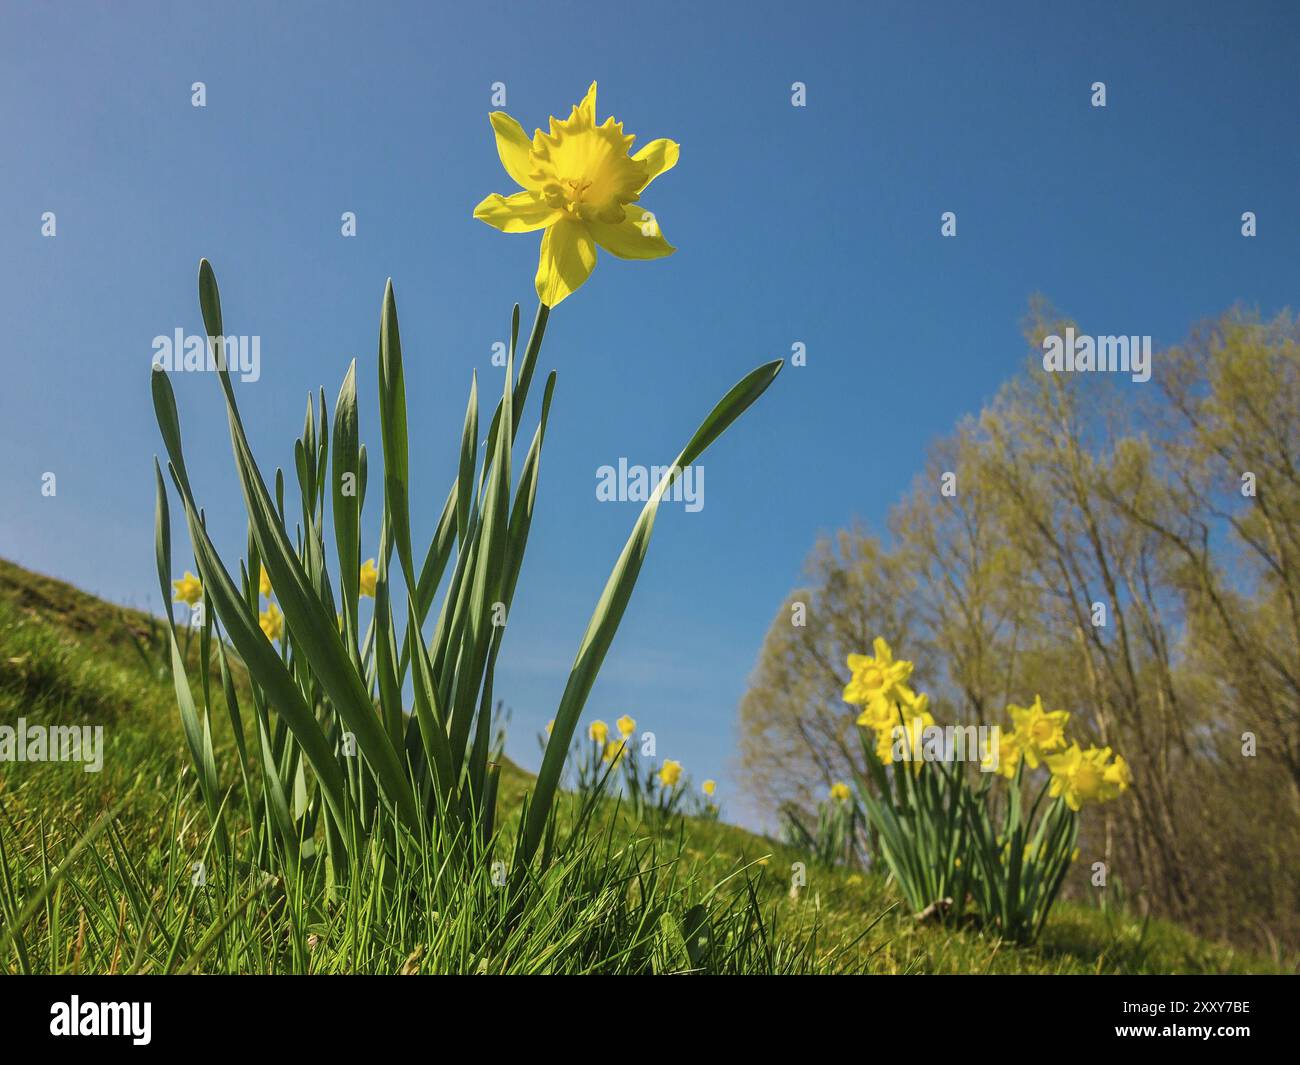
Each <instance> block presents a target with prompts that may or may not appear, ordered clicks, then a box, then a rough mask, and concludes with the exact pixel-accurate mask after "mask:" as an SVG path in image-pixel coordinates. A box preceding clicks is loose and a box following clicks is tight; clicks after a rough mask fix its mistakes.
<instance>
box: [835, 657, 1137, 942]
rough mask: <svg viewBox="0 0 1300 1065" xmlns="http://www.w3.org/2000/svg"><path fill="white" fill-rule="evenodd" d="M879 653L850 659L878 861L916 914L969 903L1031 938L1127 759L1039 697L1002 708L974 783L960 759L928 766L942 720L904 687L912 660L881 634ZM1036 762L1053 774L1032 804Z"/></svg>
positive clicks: (1112, 795) (863, 790) (850, 687)
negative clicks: (1081, 735) (1094, 742)
mask: <svg viewBox="0 0 1300 1065" xmlns="http://www.w3.org/2000/svg"><path fill="white" fill-rule="evenodd" d="M873 649H874V651H875V654H874V655H859V654H851V655H849V656H848V667H849V669H850V671H851V672H852V676H851V677H850V679H849V682H848V684H847V685H846V686H845V688H844V701H845V702H846V703H849V704H850V705H852V706H856V707H858V708H860V713H859V714H858V717H857V720H856V723H857V725H858V726H859V730H860V734H861V737H862V749H863V760H864V762H865V763H866V766H867V774H866V776H865V777H864V778H863V779H861V780H860V781H859V784H860V788H859V791H860V795H861V798H862V804H863V806H864V808H865V810H866V814H867V819H868V821H869V823H870V825H871V828H872V830H873V833H874V835H875V839H876V845H877V849H878V851H879V855H880V857H881V859H882V860H883V861H884V863H885V865H886V866H887V867H888V868H889V870H890V873H891V875H892V876H893V878H894V880H895V882H896V883H897V884H898V886H899V889H900V891H901V892H902V894H903V896H904V898H905V899H906V901H907V903H908V905H909V907H910V908H911V909H912V910H913V912H914V913H916V914H917V915H918V916H921V915H924V916H927V917H929V916H939V917H944V916H948V915H952V916H959V915H960V914H961V913H962V911H963V908H964V907H965V906H966V904H967V902H968V900H969V902H971V903H973V904H974V906H975V909H976V910H977V912H978V915H979V916H980V918H981V919H983V920H984V921H985V922H986V923H988V924H990V925H992V926H994V927H996V928H997V929H998V930H999V931H1000V932H1001V933H1002V934H1003V935H1004V936H1006V937H1007V938H1009V939H1014V940H1016V941H1018V942H1031V941H1033V940H1034V939H1036V938H1037V936H1038V934H1039V932H1041V930H1042V927H1043V923H1044V921H1045V920H1046V919H1047V914H1048V911H1049V910H1050V909H1051V907H1052V904H1053V902H1054V901H1055V900H1056V896H1057V893H1058V892H1059V891H1060V888H1061V884H1062V883H1063V882H1064V879H1065V874H1066V872H1067V871H1068V870H1069V867H1070V863H1071V862H1073V861H1074V860H1075V859H1076V858H1077V857H1078V856H1079V852H1078V848H1077V847H1076V846H1075V842H1076V840H1077V839H1078V832H1079V824H1078V822H1079V811H1080V809H1082V807H1083V806H1084V805H1085V804H1088V803H1094V804H1095V803H1103V802H1109V801H1111V800H1113V799H1116V798H1118V797H1119V796H1120V795H1122V794H1123V793H1124V792H1125V791H1127V790H1128V789H1129V787H1130V786H1131V784H1132V776H1131V773H1130V770H1129V766H1128V763H1127V762H1126V761H1125V760H1124V758H1123V757H1121V756H1118V755H1116V756H1114V760H1113V761H1111V760H1110V759H1111V750H1110V748H1109V747H1101V748H1098V747H1089V748H1087V749H1083V748H1080V746H1079V745H1078V744H1077V743H1073V742H1070V741H1069V739H1068V737H1067V735H1066V726H1067V723H1068V722H1069V718H1070V715H1069V713H1067V712H1066V711H1064V710H1050V711H1049V710H1047V709H1045V708H1044V706H1043V701H1042V699H1041V698H1039V697H1035V699H1034V702H1033V705H1032V706H1028V707H1020V706H1009V707H1008V708H1007V712H1008V715H1009V716H1010V717H1011V720H1012V722H1013V724H1014V726H1015V727H1014V731H1011V732H1002V731H1001V730H1000V729H999V730H996V732H995V734H994V736H993V743H995V744H996V747H995V748H991V749H990V750H989V751H987V752H985V753H984V757H983V760H982V763H981V767H980V768H981V770H982V772H981V773H980V774H978V776H979V778H980V780H979V783H978V784H976V783H973V782H972V781H971V779H970V777H969V776H968V774H967V773H966V772H965V770H964V767H963V766H962V765H961V763H960V762H959V761H957V760H956V759H951V760H949V761H942V760H940V761H935V762H933V763H928V762H926V761H924V760H923V759H922V758H921V757H920V755H919V752H920V749H921V744H920V740H921V736H922V734H926V733H929V732H930V731H931V730H934V729H935V728H936V726H935V721H934V717H933V716H932V715H931V714H930V712H929V709H928V708H929V699H928V697H927V696H926V695H925V694H924V693H918V692H915V691H913V690H912V689H911V688H910V687H909V686H908V684H907V682H908V680H909V679H910V678H911V676H912V672H913V669H914V665H913V663H912V662H909V661H906V660H902V659H896V658H895V657H894V653H893V651H892V650H891V649H890V646H889V644H888V643H886V642H885V641H884V640H883V639H880V638H877V639H876V640H875V643H874V647H873ZM912 752H917V753H916V754H915V755H914V754H913V753H912ZM909 762H910V763H911V764H910V766H908V765H906V763H909ZM1040 765H1044V766H1046V768H1047V770H1048V777H1047V779H1046V780H1044V781H1043V782H1042V784H1041V785H1040V786H1039V787H1038V790H1037V795H1036V797H1034V798H1033V800H1032V802H1031V803H1030V804H1029V805H1028V809H1027V810H1026V807H1025V802H1024V796H1023V795H1022V792H1025V791H1026V788H1025V787H1024V785H1025V784H1026V783H1027V778H1026V769H1029V770H1034V769H1037V768H1038V767H1039V766H1040ZM888 766H893V771H892V773H886V767H888ZM998 778H1002V779H1005V780H1007V781H1008V782H1009V783H1008V786H1007V787H1006V789H1005V794H998V793H995V792H994V791H993V781H994V780H995V779H998ZM844 792H845V793H846V794H845V798H847V792H848V788H847V787H845V788H844ZM1028 794H1030V795H1033V789H1032V788H1030V789H1028ZM1049 799H1050V800H1051V801H1050V802H1049V801H1048V800H1049Z"/></svg>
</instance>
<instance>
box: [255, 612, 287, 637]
mask: <svg viewBox="0 0 1300 1065" xmlns="http://www.w3.org/2000/svg"><path fill="white" fill-rule="evenodd" d="M257 624H258V625H259V626H260V627H261V629H262V631H263V632H264V633H266V638H267V639H268V640H278V639H279V638H280V634H281V633H283V632H284V615H283V614H281V613H280V608H279V607H278V606H276V605H275V604H274V603H267V604H266V609H265V610H263V611H262V612H261V613H260V614H259V615H258V616H257Z"/></svg>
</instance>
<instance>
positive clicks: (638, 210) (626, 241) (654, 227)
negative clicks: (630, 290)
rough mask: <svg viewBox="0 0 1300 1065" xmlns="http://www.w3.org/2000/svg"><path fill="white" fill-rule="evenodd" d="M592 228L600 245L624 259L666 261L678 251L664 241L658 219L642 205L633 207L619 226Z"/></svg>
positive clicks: (593, 225)
mask: <svg viewBox="0 0 1300 1065" xmlns="http://www.w3.org/2000/svg"><path fill="white" fill-rule="evenodd" d="M588 225H589V226H590V228H591V235H592V236H593V237H595V238H596V243H597V244H599V245H600V246H601V247H602V248H604V249H605V250H606V251H607V252H609V253H610V254H612V255H617V256H618V257H619V258H620V259H662V258H663V257H664V256H665V255H671V254H672V253H673V252H675V251H676V250H677V249H676V248H674V247H673V246H672V245H671V244H669V243H668V241H666V240H664V235H663V231H662V230H661V229H660V228H659V221H658V219H656V218H655V216H654V215H653V214H652V213H651V212H650V211H647V210H646V209H645V208H644V207H643V206H642V205H641V204H639V203H629V204H628V205H627V207H626V208H624V214H623V221H621V222H619V223H618V224H617V225H607V224H606V223H604V222H590V223H588Z"/></svg>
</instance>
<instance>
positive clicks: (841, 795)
mask: <svg viewBox="0 0 1300 1065" xmlns="http://www.w3.org/2000/svg"><path fill="white" fill-rule="evenodd" d="M850 794H851V793H850V791H849V786H848V785H847V784H845V783H844V781H842V780H837V781H836V782H835V783H834V784H832V785H831V798H832V799H834V800H835V801H836V802H848V801H849V795H850Z"/></svg>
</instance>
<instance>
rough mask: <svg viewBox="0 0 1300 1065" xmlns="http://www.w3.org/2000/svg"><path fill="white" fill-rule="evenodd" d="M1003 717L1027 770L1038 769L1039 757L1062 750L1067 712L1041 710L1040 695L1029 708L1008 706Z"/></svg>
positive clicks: (1041, 700)
mask: <svg viewBox="0 0 1300 1065" xmlns="http://www.w3.org/2000/svg"><path fill="white" fill-rule="evenodd" d="M1007 713H1008V714H1010V715H1011V721H1012V724H1014V725H1015V726H1016V735H1017V736H1018V737H1019V738H1020V749H1021V752H1022V753H1023V754H1024V757H1025V764H1026V765H1028V766H1029V768H1030V769H1037V768H1038V760H1039V758H1041V757H1042V756H1043V755H1046V754H1050V753H1051V752H1052V751H1058V750H1060V749H1061V748H1062V747H1064V746H1065V725H1066V722H1068V721H1069V720H1070V715H1069V712H1068V711H1065V710H1046V709H1044V708H1043V697H1042V696H1041V695H1035V696H1034V704H1033V706H1008V707H1007Z"/></svg>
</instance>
